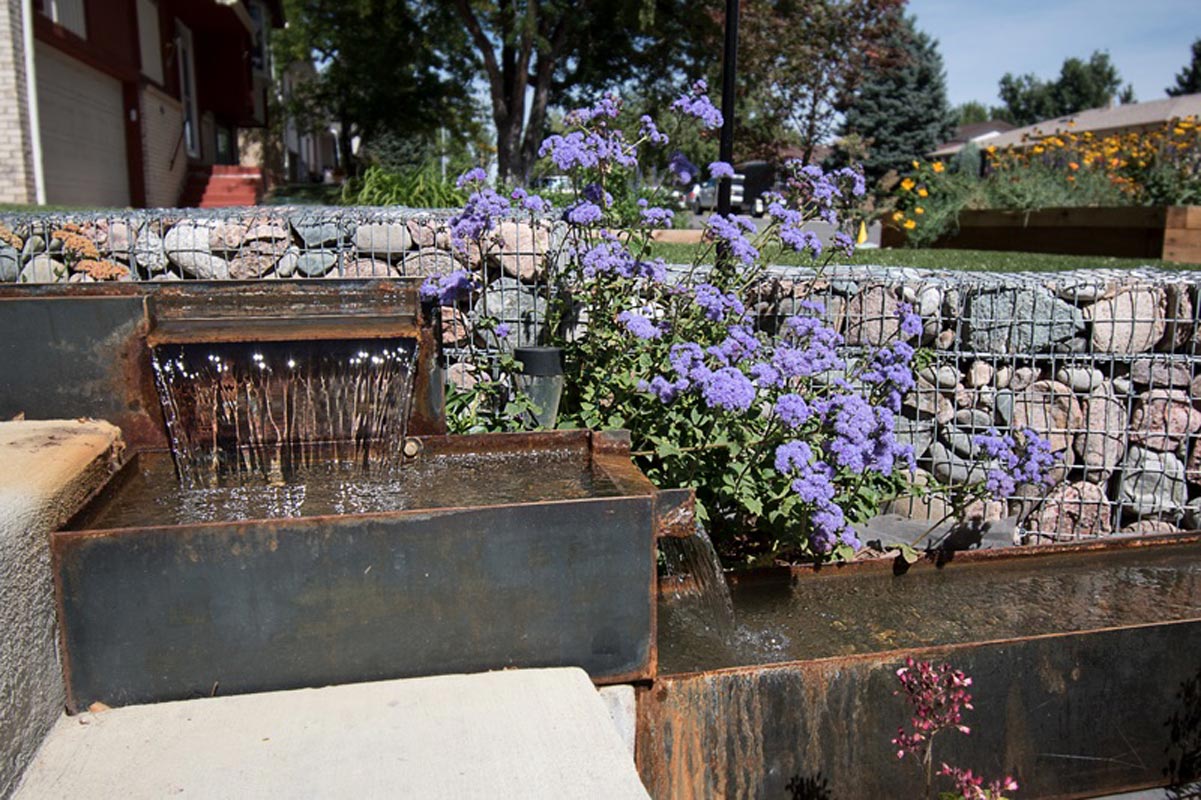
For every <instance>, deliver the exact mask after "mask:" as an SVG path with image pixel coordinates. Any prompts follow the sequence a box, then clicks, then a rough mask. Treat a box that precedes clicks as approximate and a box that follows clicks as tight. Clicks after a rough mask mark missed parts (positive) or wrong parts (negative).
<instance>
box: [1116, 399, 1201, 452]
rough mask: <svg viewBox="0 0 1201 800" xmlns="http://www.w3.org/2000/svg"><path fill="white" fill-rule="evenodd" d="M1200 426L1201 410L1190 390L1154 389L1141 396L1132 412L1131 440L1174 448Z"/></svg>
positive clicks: (1149, 446)
mask: <svg viewBox="0 0 1201 800" xmlns="http://www.w3.org/2000/svg"><path fill="white" fill-rule="evenodd" d="M1198 430H1201V411H1198V410H1197V409H1195V408H1193V406H1192V403H1191V402H1190V400H1189V396H1188V393H1187V392H1182V391H1180V390H1178V389H1152V390H1150V391H1148V392H1144V393H1142V394H1141V395H1139V396H1138V398H1137V400H1136V401H1135V405H1134V410H1133V411H1132V412H1131V415H1130V441H1132V442H1137V443H1139V444H1141V445H1142V446H1143V447H1147V448H1150V449H1152V450H1175V449H1176V448H1177V447H1179V446H1180V444H1181V442H1183V441H1184V439H1185V437H1187V436H1188V435H1189V434H1191V433H1196V432H1197V431H1198Z"/></svg>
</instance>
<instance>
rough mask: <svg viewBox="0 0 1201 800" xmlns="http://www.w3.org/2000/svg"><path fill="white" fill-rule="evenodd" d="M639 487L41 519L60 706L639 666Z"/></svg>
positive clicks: (649, 532) (647, 532) (647, 578)
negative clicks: (186, 515) (426, 507)
mask: <svg viewBox="0 0 1201 800" xmlns="http://www.w3.org/2000/svg"><path fill="white" fill-rule="evenodd" d="M653 536H654V529H653V518H652V498H651V496H650V495H646V496H642V497H623V498H604V499H595V500H579V501H571V502H559V503H536V504H529V505H512V506H499V507H491V508H481V509H458V510H438V511H408V512H396V513H389V514H368V515H357V516H337V517H312V518H305V519H291V520H272V521H266V522H248V523H227V524H209V525H195V526H180V527H173V528H160V529H154V528H147V529H126V530H120V531H101V532H96V531H83V532H59V533H56V534H55V535H54V538H53V540H52V550H53V557H54V565H55V575H56V581H57V591H58V597H59V603H60V619H61V624H62V638H63V653H64V671H65V673H66V677H67V686H68V695H69V706H70V708H71V709H73V710H80V709H85V708H87V707H88V705H89V704H91V703H92V702H95V701H102V702H104V703H107V704H109V705H114V706H116V705H127V704H131V703H145V702H154V701H160V700H173V699H181V698H188V697H201V696H208V695H210V694H214V693H219V694H235V693H242V692H256V691H269V690H274V689H288V688H296V687H303V686H323V685H327V684H338V683H348V682H355V681H369V680H381V679H386V678H400V677H409V676H416V675H429V674H438V673H450V672H478V671H483V670H490V669H504V668H510V667H546V666H566V665H577V666H582V667H584V668H585V669H586V670H588V672H589V674H591V675H592V676H593V677H594V678H596V679H599V680H601V681H607V682H622V681H628V680H632V679H639V678H648V677H650V675H651V674H652V673H653V669H654V644H653V640H654V607H653V599H652V587H653V584H654V559H653V552H654V550H653V547H654V545H653Z"/></svg>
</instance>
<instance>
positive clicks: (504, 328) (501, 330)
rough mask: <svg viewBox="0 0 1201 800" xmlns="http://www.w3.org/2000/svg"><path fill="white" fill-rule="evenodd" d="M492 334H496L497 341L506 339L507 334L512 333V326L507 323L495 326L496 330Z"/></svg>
mask: <svg viewBox="0 0 1201 800" xmlns="http://www.w3.org/2000/svg"><path fill="white" fill-rule="evenodd" d="M494 332H495V333H496V338H497V339H506V338H508V336H509V334H510V333H512V332H513V326H511V325H510V324H509V323H507V322H502V323H500V324H499V325H497V326H496V330H495V331H494Z"/></svg>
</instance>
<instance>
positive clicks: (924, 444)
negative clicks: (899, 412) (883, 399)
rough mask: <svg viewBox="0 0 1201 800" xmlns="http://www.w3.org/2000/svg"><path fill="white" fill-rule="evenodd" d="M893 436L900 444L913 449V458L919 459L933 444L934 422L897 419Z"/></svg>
mask: <svg viewBox="0 0 1201 800" xmlns="http://www.w3.org/2000/svg"><path fill="white" fill-rule="evenodd" d="M893 436H894V437H895V438H896V440H897V441H898V442H900V443H901V444H907V445H909V446H910V447H912V448H913V457H914V458H921V457H922V456H924V455H925V454H926V451H927V450H929V449H930V445H931V444H932V443H933V442H934V422H933V421H932V420H920V421H919V420H912V419H907V418H905V417H897V418H896V421H895V423H894V426H893Z"/></svg>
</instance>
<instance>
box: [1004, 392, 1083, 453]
mask: <svg viewBox="0 0 1201 800" xmlns="http://www.w3.org/2000/svg"><path fill="white" fill-rule="evenodd" d="M1082 418H1083V414H1082V412H1081V410H1080V404H1079V403H1078V402H1076V398H1075V396H1074V395H1073V394H1072V390H1071V389H1070V388H1069V387H1067V386H1065V385H1063V384H1062V383H1059V382H1058V381H1035V382H1034V383H1032V384H1030V386H1029V387H1028V388H1027V389H1026V390H1025V391H1022V392H1018V393H1017V394H1015V395H1014V398H1013V412H1012V425H1013V427H1014V428H1015V429H1018V430H1020V429H1022V428H1031V429H1033V430H1034V432H1035V433H1037V434H1038V435H1039V436H1042V437H1043V438H1044V439H1048V440H1050V442H1051V449H1052V450H1053V451H1056V452H1058V451H1061V450H1067V449H1068V447H1069V446H1070V445H1071V436H1072V434H1074V433H1075V432H1076V431H1077V430H1079V428H1080V423H1081V421H1082Z"/></svg>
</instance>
